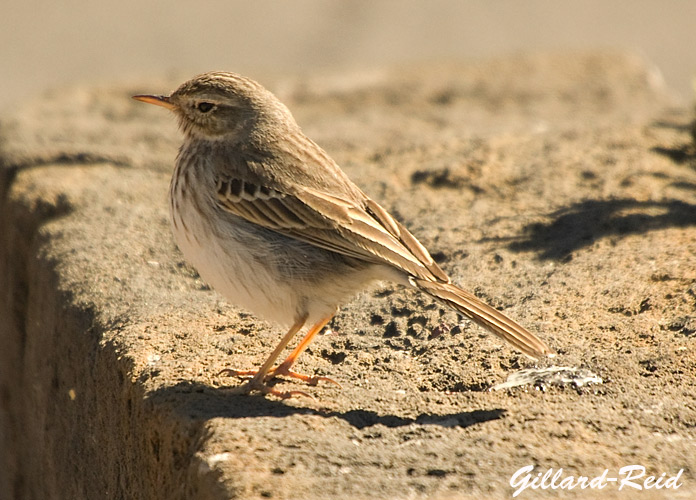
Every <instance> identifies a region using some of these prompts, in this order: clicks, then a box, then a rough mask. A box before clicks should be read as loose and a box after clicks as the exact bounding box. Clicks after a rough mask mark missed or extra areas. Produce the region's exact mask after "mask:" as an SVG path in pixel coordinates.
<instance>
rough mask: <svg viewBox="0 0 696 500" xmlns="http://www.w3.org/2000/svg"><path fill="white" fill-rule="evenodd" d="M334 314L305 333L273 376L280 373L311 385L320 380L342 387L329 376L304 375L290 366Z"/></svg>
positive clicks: (273, 372)
mask: <svg viewBox="0 0 696 500" xmlns="http://www.w3.org/2000/svg"><path fill="white" fill-rule="evenodd" d="M334 314H335V313H334ZM334 314H331V315H330V316H327V317H326V318H324V319H322V320H321V321H319V323H317V324H316V325H314V326H313V327H312V328H310V330H309V332H307V335H305V337H304V338H303V339H302V341H301V342H300V343H299V344H298V346H297V347H295V349H294V350H293V351H292V352H291V353H290V355H289V356H288V357H287V358H285V361H283V362H282V363H281V364H279V365H278V366H276V367H275V368H274V369H273V370H272V376H274V377H277V376H278V375H285V376H287V377H292V378H296V379H299V380H302V381H303V382H306V383H308V384H309V385H317V384H318V383H319V382H320V381H325V382H331V383H332V384H336V385H337V386H339V387H341V384H339V383H338V382H336V381H335V380H333V379H330V378H329V377H317V376H314V377H310V376H308V375H303V374H301V373H297V372H294V371H292V370H290V367H291V366H292V365H293V364H294V363H295V361H296V360H297V358H298V357H299V356H300V354H302V353H303V352H304V350H305V349H307V346H308V345H309V343H310V342H311V341H312V339H314V337H316V335H317V334H318V333H319V332H320V331H321V330H322V328H324V327H325V326H326V324H327V323H328V322H329V321H331V318H333V315H334Z"/></svg>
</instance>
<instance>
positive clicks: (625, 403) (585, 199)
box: [0, 53, 696, 499]
mask: <svg viewBox="0 0 696 500" xmlns="http://www.w3.org/2000/svg"><path fill="white" fill-rule="evenodd" d="M189 76H192V75H184V76H182V78H181V79H178V80H177V81H167V82H164V81H162V82H149V83H141V84H131V85H123V86H115V87H112V88H94V87H89V86H86V87H84V88H81V89H74V90H73V91H71V92H67V91H63V92H60V93H55V94H53V95H46V96H44V97H42V98H41V99H39V100H36V101H34V102H31V103H25V104H24V105H23V107H22V108H20V109H19V110H17V112H16V114H14V115H13V116H8V117H5V118H4V119H3V120H2V125H1V128H0V162H2V169H1V170H0V196H1V200H0V203H1V206H0V280H2V281H1V283H2V296H1V299H2V300H1V301H0V342H1V345H2V349H1V352H0V402H1V404H2V412H1V413H0V450H2V452H1V453H2V456H1V457H0V460H1V461H0V492H3V495H2V496H3V498H26V499H33V498H36V499H39V498H40V499H54V498H55V499H57V498H74V499H81V498H85V499H94V498H129V499H175V498H200V499H222V498H244V499H250V498H288V499H295V498H296V499H300V498H303V499H323V498H332V499H348V498H509V497H510V495H511V494H512V492H513V489H512V488H511V486H510V484H509V480H510V477H511V475H512V474H513V473H514V472H515V471H517V470H518V469H519V468H520V467H523V466H525V465H528V464H533V465H535V466H537V469H536V471H535V473H536V472H544V471H545V470H546V469H548V468H554V469H557V468H559V467H563V469H564V471H565V472H566V474H569V475H570V474H574V475H585V476H588V475H589V476H595V475H600V474H601V473H602V472H603V471H604V469H609V471H610V474H614V475H616V474H617V473H618V470H619V468H620V467H622V466H624V465H631V464H641V465H644V466H645V467H646V468H647V470H648V472H649V473H651V474H657V475H660V474H661V473H663V472H666V473H667V474H670V475H672V474H676V473H677V472H678V471H679V470H680V469H684V471H683V474H682V476H681V483H682V486H681V487H680V488H679V489H678V490H670V491H665V490H659V491H656V490H651V491H644V492H641V495H640V496H641V498H693V497H694V495H696V474H695V471H696V448H695V445H694V438H695V437H696V430H695V429H696V403H695V401H696V384H695V381H696V354H695V349H696V345H695V344H694V343H695V342H696V150H695V148H694V144H693V142H692V139H691V137H690V135H689V133H688V131H689V125H688V124H689V120H690V119H691V115H690V110H688V109H685V108H678V107H676V108H675V107H673V103H671V102H670V101H669V99H668V98H667V97H666V96H667V95H668V93H667V92H666V91H665V90H664V89H663V88H661V87H660V85H659V78H658V77H657V76H656V75H655V74H653V73H652V72H651V70H650V68H649V67H648V65H646V64H645V63H644V62H643V61H641V60H640V59H638V58H636V57H633V56H630V55H624V54H617V53H590V54H587V53H583V54H557V55H528V56H520V57H517V58H510V59H497V60H489V61H482V62H477V63H471V64H467V65H452V64H449V65H448V64H442V65H432V66H423V67H415V68H414V67H410V68H393V69H388V70H379V71H365V72H353V73H346V74H340V75H316V76H311V77H306V78H294V79H292V78H277V77H275V78H259V79H261V80H262V82H263V83H265V84H266V85H267V86H268V87H269V88H271V89H272V90H274V91H275V92H276V93H277V94H278V96H279V97H280V98H281V99H282V100H283V101H284V102H286V104H287V105H288V106H289V107H290V109H291V110H292V111H293V112H294V114H295V116H296V118H297V119H298V121H299V122H300V124H301V125H302V126H303V128H304V130H305V132H306V133H307V134H308V135H309V136H310V137H312V138H313V139H314V140H315V141H317V142H318V143H319V144H321V145H322V146H323V147H324V148H325V149H327V151H328V152H329V153H330V154H332V155H333V156H334V158H335V159H336V160H337V161H338V162H339V163H340V164H341V165H342V166H343V167H344V169H345V170H346V171H347V172H348V174H349V175H350V176H351V177H352V178H353V179H354V180H355V181H356V182H357V183H358V184H359V185H360V186H361V187H363V188H364V190H365V191H366V192H367V193H369V194H370V195H371V196H372V197H374V198H375V199H377V200H379V201H380V202H381V203H382V204H383V205H384V206H386V207H387V208H388V209H389V210H390V211H392V213H394V214H395V215H398V217H399V218H400V219H401V220H402V221H404V222H405V223H406V225H407V226H408V227H409V228H411V229H412V231H413V232H414V233H415V234H416V235H417V236H418V237H419V238H420V239H421V241H423V242H424V243H425V244H426V246H427V247H429V248H430V249H431V250H432V252H433V254H434V255H435V256H436V257H437V259H438V260H439V262H440V263H441V264H442V266H443V267H444V268H445V269H446V270H447V271H448V272H450V273H451V275H452V276H453V278H454V279H455V281H457V282H459V283H460V284H462V285H463V286H464V287H465V288H468V289H470V290H473V291H474V292H475V293H477V294H478V295H479V296H481V297H483V298H485V299H486V300H488V301H490V302H491V303H492V304H494V305H495V306H497V307H499V308H501V309H503V310H505V311H506V313H508V314H509V315H511V316H513V317H514V318H517V319H518V320H519V321H520V322H522V323H523V324H525V325H527V326H529V327H530V328H531V329H533V330H535V331H538V332H539V333H540V335H541V336H542V337H543V338H545V339H546V340H547V341H548V342H549V343H550V345H551V346H553V348H555V349H556V350H557V352H558V356H557V357H556V358H555V359H553V360H545V361H543V362H542V363H541V364H540V365H538V366H540V367H544V366H551V365H562V366H569V367H578V368H584V369H587V370H590V371H591V372H592V373H595V374H597V375H599V376H600V377H602V379H603V381H604V383H603V384H599V385H598V384H594V385H589V386H584V387H575V386H573V385H572V384H571V385H566V386H557V385H553V384H548V385H542V386H538V387H533V386H526V387H522V388H516V389H508V390H503V391H489V390H488V389H489V388H490V387H491V386H492V385H495V384H497V383H501V382H504V381H505V379H506V378H507V376H508V375H510V374H512V373H515V372H517V371H518V370H520V369H522V368H525V367H530V366H534V365H533V364H532V363H531V362H530V361H529V360H528V359H526V358H524V357H523V356H521V355H519V354H518V353H516V352H514V351H513V350H511V349H510V348H509V347H507V346H504V345H501V343H500V342H499V341H498V340H497V339H496V338H494V337H492V336H491V335H488V334H485V333H484V332H483V331H482V330H480V329H479V328H477V327H474V326H472V325H470V324H469V323H468V322H460V321H459V319H458V318H457V316H456V315H455V314H454V313H452V312H449V311H445V310H443V309H442V308H441V307H440V306H439V305H437V304H434V303H433V302H431V301H430V300H429V299H427V298H426V297H423V296H419V295H417V294H415V293H412V292H410V291H406V290H403V289H400V288H398V287H394V286H391V285H389V284H385V285H384V286H382V287H380V288H378V289H376V290H370V291H366V292H365V293H362V294H360V295H359V297H357V298H356V299H355V300H354V301H352V302H351V303H349V304H347V305H346V306H345V307H344V308H343V309H342V311H341V313H340V314H339V315H338V316H337V317H336V318H335V319H334V321H333V322H332V323H331V325H330V331H329V332H327V333H326V334H325V335H322V336H320V337H319V338H318V339H317V340H316V341H315V342H314V343H313V344H312V346H311V347H310V348H309V350H308V352H307V353H306V354H305V355H304V356H303V357H302V358H301V359H300V362H299V368H300V369H301V370H302V371H305V372H307V373H317V374H321V375H330V376H332V377H333V378H335V379H336V380H337V381H339V382H340V383H341V385H342V388H340V389H339V388H337V387H335V386H332V385H326V386H324V385H320V386H318V387H314V388H309V389H308V390H309V391H310V392H311V393H312V394H314V395H315V396H316V398H317V400H316V401H313V400H310V399H306V398H298V399H292V400H288V401H278V400H274V399H272V398H264V397H260V396H258V397H257V396H253V397H244V396H236V395H234V394H231V393H230V392H229V391H228V390H227V389H226V388H227V387H230V386H234V385H236V384H237V381H236V380H231V379H226V378H219V377H218V376H217V375H216V374H217V373H218V372H219V371H220V370H221V369H223V368H225V367H235V368H246V367H249V368H251V367H253V366H254V365H257V364H258V363H259V362H260V361H262V360H263V358H264V356H266V354H267V353H268V352H269V351H270V350H271V349H272V346H273V345H274V343H275V342H276V341H277V340H278V339H279V337H280V335H281V332H280V331H279V330H278V329H277V328H275V327H274V326H273V325H269V324H267V323H264V322H262V321H259V320H258V319H256V318H254V317H253V316H250V315H249V314H247V313H245V312H244V311H240V310H238V309H236V308H235V307H233V306H231V305H228V304H227V303H225V301H224V300H223V299H222V298H221V297H220V296H218V295H217V294H216V293H215V292H213V291H211V290H210V289H209V288H208V287H207V286H206V285H205V284H204V283H203V282H201V280H200V278H198V276H197V275H196V273H195V271H193V270H192V269H190V268H189V267H187V265H186V264H185V262H184V261H183V258H182V256H181V254H180V253H179V252H178V250H177V249H176V248H175V245H174V243H173V240H172V237H171V235H170V231H169V227H168V218H167V213H166V207H167V205H166V194H167V184H168V179H169V175H170V172H171V167H172V164H173V161H174V157H175V154H176V148H177V145H178V144H179V142H180V137H179V134H178V132H177V130H176V127H175V122H174V120H173V119H172V118H171V117H170V116H168V115H167V113H166V112H164V111H163V110H161V109H156V108H154V107H148V106H145V105H143V104H141V103H137V102H134V101H131V100H130V99H129V96H130V95H132V94H134V93H140V92H147V91H150V92H155V93H159V92H166V91H167V90H169V89H171V88H173V87H175V86H176V85H177V84H178V83H179V82H180V81H182V80H183V79H185V78H187V77H189ZM251 76H255V75H251ZM256 76H258V75H256ZM458 323H459V324H458ZM281 387H283V388H288V389H296V388H300V386H298V385H296V384H294V383H291V382H287V383H282V386H281ZM595 494H599V492H594V493H593V494H589V496H588V492H587V491H580V492H577V491H573V492H567V491H564V492H559V491H551V490H547V491H527V492H525V493H523V494H522V495H521V496H520V498H525V497H526V498H538V497H549V498H551V497H553V498H557V497H565V496H566V495H568V496H572V497H573V498H575V497H577V498H580V497H582V498H589V497H593V496H595ZM601 494H602V498H629V497H630V496H631V494H630V493H626V491H625V490H624V491H618V488H617V487H616V486H615V485H611V484H610V485H609V486H607V487H606V488H605V489H604V490H602V492H601Z"/></svg>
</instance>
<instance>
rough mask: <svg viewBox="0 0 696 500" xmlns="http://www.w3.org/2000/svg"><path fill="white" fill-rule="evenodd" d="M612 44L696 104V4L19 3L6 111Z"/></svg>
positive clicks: (5, 29) (689, 0)
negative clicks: (80, 95)
mask: <svg viewBox="0 0 696 500" xmlns="http://www.w3.org/2000/svg"><path fill="white" fill-rule="evenodd" d="M608 47H610V48H625V49H629V50H632V51H634V52H637V53H639V54H641V55H643V56H644V57H645V58H647V59H648V60H650V61H652V62H653V63H654V64H655V65H656V66H657V67H658V68H659V69H660V70H661V72H662V75H663V76H664V79H665V80H666V82H667V85H668V86H669V87H670V88H672V89H673V90H674V91H675V94H676V95H677V96H679V97H680V98H681V99H682V101H684V102H685V103H686V102H691V101H692V100H693V96H694V90H693V80H694V77H695V76H696V1H694V0H670V1H668V2H657V1H654V0H624V1H620V0H616V1H606V0H574V1H561V0H526V1H524V2H521V1H519V0H498V1H494V2H493V1H487V0H473V1H472V0H468V1H459V0H421V1H415V0H292V1H285V2H283V1H280V0H254V1H253V2H250V1H246V0H241V1H240V0H210V1H205V0H203V1H180V0H166V1H164V0H151V1H146V2H143V1H136V0H119V1H110V2H105V1H95V0H91V1H88V0H62V1H60V2H49V1H46V0H44V1H39V0H24V1H19V0H9V1H6V2H4V5H3V8H2V16H1V17H0V63H2V66H3V68H4V69H3V72H2V77H1V78H0V85H1V87H2V92H0V111H2V110H5V109H7V108H8V107H10V106H12V105H13V104H17V103H19V102H21V101H22V100H23V99H26V98H28V97H31V96H34V95H37V94H39V93H41V92H43V91H45V90H46V89H50V88H55V87H62V86H65V85H69V84H73V83H84V82H99V83H104V82H109V81H119V80H120V81H124V80H125V81H129V80H130V81H132V80H133V79H134V78H137V79H138V80H141V81H142V79H143V78H147V77H150V76H152V77H162V76H166V75H167V74H170V73H176V74H189V73H190V74H191V76H192V75H193V74H194V73H198V72H203V71H208V70H213V69H225V70H229V71H235V72H240V73H252V74H253V73H254V72H273V73H284V72H287V73H290V74H294V75H297V74H302V73H310V72H315V71H317V70H319V71H325V70H332V69H350V68H370V67H375V66H383V65H389V64H393V63H404V62H419V61H432V60H440V61H447V60H457V61H461V60H467V59H475V58H483V57H488V56H493V55H506V54H511V53H513V54H514V53H516V52H525V51H538V50H543V51H549V50H552V51H561V50H567V49H571V50H576V49H588V48H608Z"/></svg>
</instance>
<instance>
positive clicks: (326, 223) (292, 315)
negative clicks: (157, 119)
mask: <svg viewBox="0 0 696 500" xmlns="http://www.w3.org/2000/svg"><path fill="white" fill-rule="evenodd" d="M134 99H137V100H139V101H143V102H147V103H150V104H156V105H158V106H163V107H165V108H167V109H170V110H172V111H173V112H174V113H175V115H176V116H177V118H178V119H179V124H180V126H181V129H182V130H183V133H184V137H185V138H184V143H183V145H182V146H181V149H180V151H179V155H178V157H177V160H176V168H175V169H174V175H173V177H172V180H171V185H170V192H169V194H170V198H169V200H170V211H171V221H172V227H173V232H174V236H175V238H176V241H177V243H178V245H179V248H180V249H181V251H182V252H183V254H184V256H185V257H186V258H187V259H188V260H189V261H190V262H191V264H193V266H194V267H195V268H196V269H197V270H198V272H199V273H200V275H201V277H202V278H203V279H204V280H206V281H207V282H208V283H209V284H210V285H211V286H212V287H213V288H214V289H215V290H217V291H218V292H220V293H221V294H222V295H223V296H225V297H226V298H227V300H229V301H230V302H231V303H233V304H236V305H239V306H241V307H243V308H245V309H247V310H249V311H252V312H254V313H255V314H257V315H258V316H260V317H263V318H265V319H268V320H270V321H274V322H276V323H279V324H281V325H284V326H285V327H288V328H289V330H288V332H287V334H285V336H284V337H283V338H282V340H281V341H280V343H279V344H278V346H277V347H276V348H275V350H274V351H273V352H272V353H271V355H270V356H269V357H268V359H267V360H266V362H265V363H264V364H263V365H262V366H261V368H259V369H258V370H247V371H238V370H224V373H226V374H228V375H236V376H246V377H249V376H250V377H251V380H249V381H248V382H247V383H246V384H245V385H244V386H243V387H242V390H243V392H250V391H254V390H257V391H260V392H262V393H264V394H273V395H276V396H278V397H281V398H287V397H290V396H292V395H295V394H305V393H303V392H301V391H289V392H281V391H278V390H276V389H273V388H272V387H271V386H270V385H269V382H271V380H272V379H273V378H274V377H277V376H279V375H284V376H289V377H293V378H297V379H300V380H302V381H304V382H307V383H309V384H311V385H315V384H316V383H317V382H318V381H320V380H328V381H331V382H333V381H332V380H331V379H327V378H325V377H310V376H307V375H302V374H299V373H296V372H294V371H291V368H292V365H293V364H294V362H295V360H296V359H297V357H298V356H299V355H300V354H301V353H302V352H303V351H304V350H305V348H306V347H307V345H308V344H309V343H310V342H311V340H312V338H313V337H314V336H315V335H316V334H317V333H318V332H319V331H321V329H322V328H323V327H324V326H325V325H326V324H327V323H328V322H329V320H330V319H331V318H332V317H333V315H334V314H335V313H336V311H337V309H338V306H339V305H340V304H342V303H344V302H346V301H348V300H349V299H350V298H351V297H352V296H353V295H354V294H356V293H357V292H359V291H360V290H362V289H363V288H365V287H366V286H368V285H369V284H370V283H372V282H374V281H380V280H389V281H394V282H397V283H400V284H403V285H406V286H412V287H415V288H417V289H419V290H421V291H423V292H425V293H427V294H428V295H430V296H432V297H434V298H436V299H438V300H439V301H441V302H443V303H444V304H446V305H448V306H450V307H452V308H454V309H455V310H456V311H457V312H459V313H461V314H462V315H464V316H466V317H467V318H469V319H471V320H472V321H474V322H475V323H477V324H479V325H481V326H482V327H483V328H485V329H487V330H489V331H491V332H493V333H494V334H496V335H498V336H499V337H501V338H502V339H504V340H506V341H508V342H510V343H511V344H512V345H514V346H515V347H517V348H518V349H519V350H520V351H522V352H523V353H524V354H526V355H528V356H530V357H532V358H538V357H540V356H543V355H546V354H550V353H551V351H550V349H549V348H548V347H547V346H546V344H544V342H542V341H541V340H540V339H539V338H537V337H536V336H535V335H534V334H532V333H531V332H529V331H528V330H526V329H525V328H523V327H522V326H520V325H519V324H517V323H516V322H515V321H513V320H511V319H510V318H508V317H507V316H505V315H504V314H503V313H501V312H500V311H497V310H496V309H494V308H492V307H490V306H489V305H487V304H485V303H483V302H482V301H481V300H479V299H478V298H476V297H475V296H474V295H472V294H471V293H469V292H466V291H464V290H462V289H461V288H459V287H458V286H456V285H454V284H452V283H451V281H450V279H449V277H448V276H447V274H445V272H444V271H443V270H442V269H441V268H440V267H439V266H438V265H437V264H436V263H435V261H433V258H432V257H431V256H430V254H429V253H428V251H427V250H426V249H425V247H424V246H423V245H422V244H421V243H420V242H419V241H418V240H417V239H416V238H415V237H414V236H413V235H412V234H411V233H410V232H409V231H408V230H407V229H406V228H405V227H404V226H403V225H401V224H400V223H399V222H398V221H397V220H396V219H394V218H393V217H392V216H391V215H389V213H388V212H387V211H386V210H385V209H384V208H382V207H381V206H380V205H379V204H377V203H376V202H375V201H373V200H371V199H370V198H369V197H368V196H367V195H365V193H363V192H362V191H361V190H360V189H359V188H358V187H357V186H356V185H355V184H353V182H351V181H350V179H348V177H347V176H346V175H345V174H344V173H343V171H342V170H341V169H340V168H339V166H338V165H337V164H336V162H334V161H333V160H332V159H331V157H329V155H328V154H326V153H325V152H324V150H323V149H321V148H320V147H319V146H318V145H317V144H315V143H314V142H312V140H311V139H309V138H308V137H306V136H305V135H304V134H303V133H302V131H301V130H300V127H299V126H298V125H297V123H296V122H295V120H294V118H293V117H292V115H291V114H290V111H289V110H288V109H287V108H286V107H285V106H284V105H283V104H282V103H281V102H280V101H279V100H278V99H277V98H276V97H275V96H274V95H273V94H271V93H270V92H269V91H268V90H266V89H265V88H263V87H262V86H261V85H259V84H258V83H256V82H254V81H253V80H250V79H248V78H245V77H242V76H239V75H236V74H233V73H224V72H215V73H206V74H203V75H200V76H197V77H195V78H193V79H192V80H189V81H188V82H186V83H184V84H183V85H181V86H180V87H179V88H178V89H177V90H176V91H174V92H173V93H172V94H171V95H169V96H162V95H136V96H134ZM305 326H309V329H308V331H307V333H306V335H305V337H304V339H303V340H302V341H301V342H300V344H299V345H298V346H297V347H296V348H295V349H294V350H293V351H292V352H291V354H290V355H289V356H288V357H287V358H286V359H285V360H284V361H283V362H282V363H280V364H279V365H277V366H275V367H274V363H275V361H276V360H277V359H278V357H279V356H280V354H281V353H282V351H283V350H284V349H285V347H286V346H287V345H288V344H289V343H290V341H291V340H292V338H293V337H294V336H295V335H296V334H297V333H298V332H300V331H301V330H303V328H304V327H305Z"/></svg>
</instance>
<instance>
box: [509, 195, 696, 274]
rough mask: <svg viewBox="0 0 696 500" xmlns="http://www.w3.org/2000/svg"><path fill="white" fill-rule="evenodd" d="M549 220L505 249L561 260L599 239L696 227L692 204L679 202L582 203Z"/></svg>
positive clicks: (529, 229)
mask: <svg viewBox="0 0 696 500" xmlns="http://www.w3.org/2000/svg"><path fill="white" fill-rule="evenodd" d="M550 218H551V219H552V220H551V221H550V222H548V223H534V224H530V225H528V226H526V227H525V228H524V233H525V234H526V235H525V236H520V237H519V238H515V241H511V242H510V243H508V248H509V249H510V250H513V251H517V252H520V251H530V250H531V251H536V252H539V256H538V257H539V259H542V260H551V259H553V260H564V259H567V258H569V257H570V256H571V254H572V252H574V251H576V250H578V249H580V248H583V247H587V246H589V245H591V244H592V243H594V242H595V241H597V240H599V239H601V238H606V237H623V236H627V235H631V234H642V233H647V232H648V231H655V230H659V229H667V228H670V227H687V226H693V225H696V205H692V204H689V203H684V202H683V201H679V200H669V201H637V200H634V199H628V198H625V199H615V200H586V201H583V202H580V203H575V204H573V205H571V206H570V207H568V208H564V209H561V210H557V211H556V212H553V213H552V214H550Z"/></svg>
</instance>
